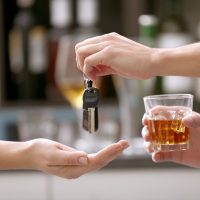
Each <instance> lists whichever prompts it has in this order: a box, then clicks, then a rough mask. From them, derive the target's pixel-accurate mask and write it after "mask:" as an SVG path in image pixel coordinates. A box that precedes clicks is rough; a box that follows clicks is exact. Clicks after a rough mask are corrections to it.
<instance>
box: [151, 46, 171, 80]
mask: <svg viewBox="0 0 200 200" xmlns="http://www.w3.org/2000/svg"><path fill="white" fill-rule="evenodd" d="M167 57H168V51H166V49H159V48H154V49H152V53H151V56H150V69H149V71H150V72H151V76H152V77H155V76H166V75H167V74H166V72H165V70H166V67H165V65H166V61H167Z"/></svg>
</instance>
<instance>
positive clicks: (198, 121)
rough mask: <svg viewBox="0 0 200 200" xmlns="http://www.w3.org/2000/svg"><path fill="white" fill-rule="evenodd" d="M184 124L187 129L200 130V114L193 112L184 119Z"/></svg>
mask: <svg viewBox="0 0 200 200" xmlns="http://www.w3.org/2000/svg"><path fill="white" fill-rule="evenodd" d="M183 123H184V124H185V126H187V127H189V128H190V127H192V128H198V127H200V114H199V113H196V112H193V113H192V115H190V116H186V117H184V118H183Z"/></svg>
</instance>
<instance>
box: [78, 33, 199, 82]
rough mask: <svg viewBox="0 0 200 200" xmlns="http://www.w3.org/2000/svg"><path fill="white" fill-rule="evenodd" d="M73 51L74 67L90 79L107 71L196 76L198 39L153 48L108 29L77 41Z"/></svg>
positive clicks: (147, 75) (141, 76) (131, 74)
mask: <svg viewBox="0 0 200 200" xmlns="http://www.w3.org/2000/svg"><path fill="white" fill-rule="evenodd" d="M75 51H76V59H77V65H78V68H79V69H80V70H82V71H83V72H84V73H85V74H86V75H87V76H88V77H90V78H91V79H93V80H95V79H96V77H97V76H104V75H108V74H117V75H120V76H123V77H126V78H137V79H147V78H151V77H153V76H168V75H179V76H193V77H195V76H196V77H198V76H200V43H196V44H191V45H187V46H183V47H179V48H173V49H158V48H157V49H156V48H150V47H147V46H145V45H142V44H139V43H137V42H135V41H132V40H130V39H128V38H126V37H123V36H121V35H119V34H117V33H110V34H105V35H102V36H98V37H94V38H90V39H87V40H85V41H83V42H80V43H78V44H77V45H76V47H75Z"/></svg>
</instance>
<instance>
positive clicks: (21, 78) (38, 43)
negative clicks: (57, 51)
mask: <svg viewBox="0 0 200 200" xmlns="http://www.w3.org/2000/svg"><path fill="white" fill-rule="evenodd" d="M33 4H34V0H17V5H18V7H19V12H18V14H17V15H16V17H15V20H14V26H13V28H12V30H11V31H10V33H9V58H10V73H11V80H12V82H13V88H11V89H12V90H13V91H16V95H15V99H17V100H31V99H45V97H46V94H45V93H46V71H47V66H48V63H47V31H46V28H45V27H44V26H43V25H41V24H39V23H38V21H37V18H36V17H35V15H34V13H33V10H32V6H33Z"/></svg>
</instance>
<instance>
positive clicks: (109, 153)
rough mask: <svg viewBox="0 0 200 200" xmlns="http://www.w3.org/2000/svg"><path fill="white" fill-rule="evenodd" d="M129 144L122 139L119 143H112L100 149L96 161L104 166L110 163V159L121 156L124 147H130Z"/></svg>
mask: <svg viewBox="0 0 200 200" xmlns="http://www.w3.org/2000/svg"><path fill="white" fill-rule="evenodd" d="M128 146H129V144H128V142H127V141H125V140H121V141H119V142H118V143H115V144H111V145H109V146H108V147H106V148H104V149H102V150H101V151H99V152H98V153H97V154H96V155H95V157H94V162H95V163H96V164H97V165H98V166H99V167H103V166H105V165H106V164H108V163H109V162H110V161H112V160H114V159H115V158H116V157H117V156H119V155H120V154H121V153H122V152H123V150H124V149H126V148H128Z"/></svg>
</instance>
